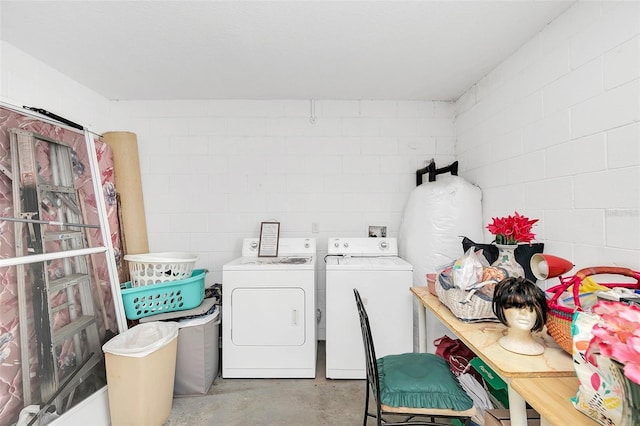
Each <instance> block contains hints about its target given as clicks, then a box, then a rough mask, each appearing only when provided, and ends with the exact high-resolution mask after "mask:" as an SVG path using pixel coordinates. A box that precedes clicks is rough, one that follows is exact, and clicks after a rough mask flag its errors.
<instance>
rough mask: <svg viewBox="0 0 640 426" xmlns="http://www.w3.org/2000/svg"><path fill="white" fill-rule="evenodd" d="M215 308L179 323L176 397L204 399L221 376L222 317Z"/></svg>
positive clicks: (174, 388) (174, 390)
mask: <svg viewBox="0 0 640 426" xmlns="http://www.w3.org/2000/svg"><path fill="white" fill-rule="evenodd" d="M219 312H220V311H219V309H218V308H217V307H216V308H215V310H214V311H213V312H212V313H210V314H208V315H202V316H199V317H195V318H190V319H183V320H180V321H178V322H177V324H178V325H179V327H180V332H179V333H178V355H177V358H176V379H175V384H174V387H173V393H174V394H175V395H205V394H206V393H207V392H209V388H210V387H211V385H212V384H213V382H214V381H215V379H216V376H217V375H218V361H219V360H218V350H219V343H218V340H219V335H220V313H219Z"/></svg>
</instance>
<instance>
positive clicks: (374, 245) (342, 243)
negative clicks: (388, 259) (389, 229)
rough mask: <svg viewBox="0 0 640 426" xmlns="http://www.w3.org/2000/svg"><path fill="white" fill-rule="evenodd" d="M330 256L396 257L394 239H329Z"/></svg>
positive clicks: (328, 249) (396, 245)
mask: <svg viewBox="0 0 640 426" xmlns="http://www.w3.org/2000/svg"><path fill="white" fill-rule="evenodd" d="M327 253H328V254H329V255H331V256H361V257H367V256H370V257H374V256H398V240H397V239H396V238H355V237H354V238H335V237H333V238H329V243H328V247H327Z"/></svg>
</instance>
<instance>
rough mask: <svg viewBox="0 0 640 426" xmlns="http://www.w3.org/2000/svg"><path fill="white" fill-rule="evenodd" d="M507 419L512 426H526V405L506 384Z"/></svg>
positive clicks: (509, 385)
mask: <svg viewBox="0 0 640 426" xmlns="http://www.w3.org/2000/svg"><path fill="white" fill-rule="evenodd" d="M508 392H509V417H511V425H512V426H527V404H526V403H525V401H524V398H522V397H521V396H520V394H519V393H518V392H516V391H515V389H513V388H512V387H511V384H510V383H509V384H508Z"/></svg>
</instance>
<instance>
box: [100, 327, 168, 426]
mask: <svg viewBox="0 0 640 426" xmlns="http://www.w3.org/2000/svg"><path fill="white" fill-rule="evenodd" d="M177 338H178V324H177V323H172V322H166V323H164V322H150V323H146V324H139V325H136V326H135V327H132V328H130V329H129V330H127V331H125V332H123V333H120V334H119V335H117V336H116V337H114V338H113V339H111V340H109V341H108V342H107V343H105V344H104V346H102V350H103V351H104V353H105V366H106V372H107V390H108V395H109V413H110V414H111V424H112V425H113V426H120V425H132V426H134V425H135V426H138V425H147V426H152V425H158V426H159V425H162V424H163V423H164V422H165V421H166V420H167V418H168V417H169V414H170V413H171V407H172V404H173V382H174V378H175V371H176V353H177V347H178V339H177Z"/></svg>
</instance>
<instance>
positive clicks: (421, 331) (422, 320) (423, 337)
mask: <svg viewBox="0 0 640 426" xmlns="http://www.w3.org/2000/svg"><path fill="white" fill-rule="evenodd" d="M418 350H419V351H420V352H421V353H425V352H427V308H426V307H425V306H423V305H422V303H418Z"/></svg>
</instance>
